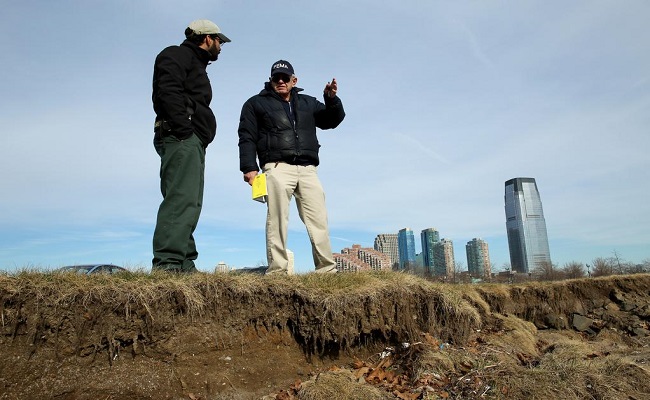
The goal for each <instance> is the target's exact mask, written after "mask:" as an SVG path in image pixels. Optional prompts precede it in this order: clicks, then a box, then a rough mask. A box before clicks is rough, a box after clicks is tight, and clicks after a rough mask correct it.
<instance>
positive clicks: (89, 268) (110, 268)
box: [57, 264, 127, 275]
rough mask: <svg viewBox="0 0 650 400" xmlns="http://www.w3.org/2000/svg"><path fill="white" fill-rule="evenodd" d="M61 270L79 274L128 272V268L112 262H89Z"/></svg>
mask: <svg viewBox="0 0 650 400" xmlns="http://www.w3.org/2000/svg"><path fill="white" fill-rule="evenodd" d="M57 271H60V272H76V273H78V274H84V275H87V274H116V273H118V272H126V271H127V269H126V268H122V267H118V266H117V265H112V264H88V265H70V266H67V267H62V268H59V269H58V270H57Z"/></svg>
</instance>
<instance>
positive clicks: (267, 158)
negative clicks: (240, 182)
mask: <svg viewBox="0 0 650 400" xmlns="http://www.w3.org/2000/svg"><path fill="white" fill-rule="evenodd" d="M300 91H302V89H299V88H295V87H294V88H293V89H292V92H291V107H292V109H293V110H294V115H295V126H293V125H292V123H291V120H290V119H289V116H288V115H287V112H286V111H285V108H284V106H283V103H285V102H284V100H282V98H281V97H280V96H279V95H278V94H277V93H275V91H274V90H273V88H272V87H271V85H270V83H268V82H267V83H266V84H265V86H264V89H263V90H262V91H261V92H260V93H259V94H258V95H255V96H253V97H251V98H250V99H248V101H246V103H244V106H243V107H242V111H241V117H240V118H239V168H240V170H241V171H242V172H243V173H247V172H250V171H258V170H259V167H258V164H257V162H256V160H255V156H256V155H257V157H258V158H259V166H263V165H264V164H266V163H268V162H275V161H284V162H287V163H290V164H300V165H318V164H319V159H318V149H319V148H320V144H319V143H318V137H317V136H316V128H317V127H318V128H320V129H332V128H336V127H337V126H338V125H339V124H340V123H341V121H343V118H345V111H344V110H343V104H342V103H341V99H339V98H338V97H336V96H335V97H332V98H330V97H328V96H324V97H325V104H323V103H321V102H320V101H318V100H317V99H316V98H314V97H311V96H307V95H304V94H299V92H300Z"/></svg>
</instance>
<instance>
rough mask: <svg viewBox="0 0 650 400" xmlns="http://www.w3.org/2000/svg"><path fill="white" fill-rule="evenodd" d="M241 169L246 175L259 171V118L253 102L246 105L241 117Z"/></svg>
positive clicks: (239, 130) (239, 131)
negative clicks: (257, 156) (257, 159)
mask: <svg viewBox="0 0 650 400" xmlns="http://www.w3.org/2000/svg"><path fill="white" fill-rule="evenodd" d="M238 133H239V169H240V171H241V172H243V173H244V174H245V173H247V172H251V171H259V167H258V166H257V161H256V155H257V138H258V137H259V132H258V131H257V117H256V115H255V108H254V107H253V104H252V101H251V100H249V101H247V102H246V103H244V106H243V107H242V110H241V116H240V117H239V129H238Z"/></svg>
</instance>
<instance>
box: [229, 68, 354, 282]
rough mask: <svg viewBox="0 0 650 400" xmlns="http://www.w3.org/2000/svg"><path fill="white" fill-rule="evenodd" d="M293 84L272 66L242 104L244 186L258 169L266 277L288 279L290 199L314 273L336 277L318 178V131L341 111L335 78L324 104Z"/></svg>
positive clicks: (290, 74) (333, 123)
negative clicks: (263, 189) (263, 197)
mask: <svg viewBox="0 0 650 400" xmlns="http://www.w3.org/2000/svg"><path fill="white" fill-rule="evenodd" d="M297 82H298V78H297V77H296V75H295V73H294V70H293V66H292V65H291V63H289V62H288V61H286V60H278V61H277V62H275V63H273V64H272V65H271V77H270V78H269V81H268V82H265V84H264V89H262V91H261V92H260V93H259V94H257V95H255V96H253V97H251V98H250V99H248V101H246V103H244V106H243V107H242V111H241V116H240V119H239V161H240V170H241V172H242V173H243V174H244V181H246V182H248V183H249V184H252V182H253V179H254V178H255V176H257V174H258V172H259V170H260V167H261V169H262V171H263V172H264V173H265V174H266V183H267V191H268V199H267V206H268V208H267V217H266V251H267V259H268V265H269V266H268V269H267V272H266V273H267V274H274V273H281V274H286V273H287V270H288V264H289V260H288V256H287V248H286V243H287V228H288V222H289V204H290V202H291V198H292V197H295V199H296V205H297V206H298V213H299V215H300V218H301V219H302V221H303V222H304V224H305V227H306V228H307V233H308V234H309V239H310V241H311V247H312V255H313V258H314V265H315V267H316V272H336V262H335V261H334V257H333V256H332V248H331V244H330V238H329V230H328V226H327V211H326V209H325V193H324V191H323V187H322V185H321V182H320V180H319V179H318V174H317V167H318V165H319V163H320V160H319V157H318V150H319V148H320V144H319V143H318V137H317V135H316V128H320V129H332V128H336V127H337V126H338V125H339V124H340V123H341V121H343V118H344V117H345V112H344V110H343V104H342V103H341V99H339V98H338V96H337V95H336V92H337V89H338V85H337V82H336V79H332V81H331V82H328V83H327V84H326V85H325V90H324V92H323V103H321V102H320V101H319V100H317V99H316V98H314V97H311V96H308V95H305V94H302V93H300V92H301V91H302V89H300V88H298V87H296V83H297ZM258 160H259V164H258Z"/></svg>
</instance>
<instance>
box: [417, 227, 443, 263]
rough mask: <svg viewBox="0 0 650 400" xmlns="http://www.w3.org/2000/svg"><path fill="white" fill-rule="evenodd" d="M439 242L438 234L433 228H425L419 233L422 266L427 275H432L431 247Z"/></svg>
mask: <svg viewBox="0 0 650 400" xmlns="http://www.w3.org/2000/svg"><path fill="white" fill-rule="evenodd" d="M439 240H440V233H438V231H437V230H436V229H435V228H427V229H424V230H423V231H422V232H420V241H421V242H422V264H423V265H424V268H425V269H426V271H427V273H428V274H433V267H434V256H433V247H434V244H436V243H437V242H438V241H439Z"/></svg>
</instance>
